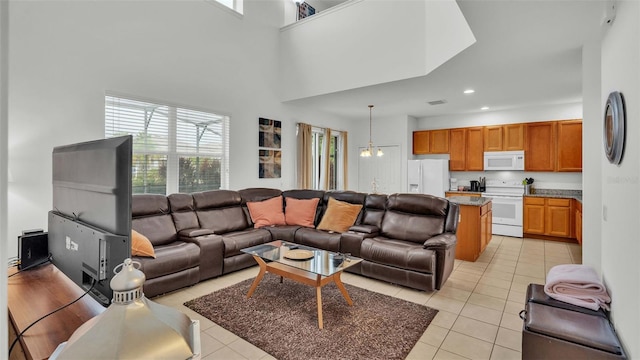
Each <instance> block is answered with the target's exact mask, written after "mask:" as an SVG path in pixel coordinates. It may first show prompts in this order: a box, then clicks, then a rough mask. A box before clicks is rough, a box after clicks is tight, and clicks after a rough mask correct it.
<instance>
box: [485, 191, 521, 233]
mask: <svg viewBox="0 0 640 360" xmlns="http://www.w3.org/2000/svg"><path fill="white" fill-rule="evenodd" d="M482 196H484V197H490V198H491V203H492V204H491V210H492V212H493V214H492V217H493V221H492V229H493V231H492V233H493V234H496V235H506V236H514V237H522V218H523V217H522V201H523V196H524V185H522V182H521V181H519V180H487V183H486V191H485V192H484V193H483V194H482Z"/></svg>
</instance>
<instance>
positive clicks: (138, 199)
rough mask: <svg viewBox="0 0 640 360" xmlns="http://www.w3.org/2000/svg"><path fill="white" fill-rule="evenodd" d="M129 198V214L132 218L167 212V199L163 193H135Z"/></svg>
mask: <svg viewBox="0 0 640 360" xmlns="http://www.w3.org/2000/svg"><path fill="white" fill-rule="evenodd" d="M131 199H132V201H131V216H132V217H134V218H136V217H141V216H149V215H159V214H168V213H169V201H168V200H167V197H166V196H164V195H159V194H136V195H133V196H132V197H131Z"/></svg>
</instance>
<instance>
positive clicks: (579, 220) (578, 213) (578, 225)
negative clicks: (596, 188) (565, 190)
mask: <svg viewBox="0 0 640 360" xmlns="http://www.w3.org/2000/svg"><path fill="white" fill-rule="evenodd" d="M575 205H576V206H575V208H576V215H575V217H576V228H575V233H576V240H578V244H580V245H582V203H580V201H576V202H575Z"/></svg>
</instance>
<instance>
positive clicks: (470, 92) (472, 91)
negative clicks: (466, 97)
mask: <svg viewBox="0 0 640 360" xmlns="http://www.w3.org/2000/svg"><path fill="white" fill-rule="evenodd" d="M474 92H476V91H475V90H473V89H467V90H465V91H464V93H465V94H473V93H474Z"/></svg>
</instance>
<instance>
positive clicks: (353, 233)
mask: <svg viewBox="0 0 640 360" xmlns="http://www.w3.org/2000/svg"><path fill="white" fill-rule="evenodd" d="M378 232H379V230H378V227H377V226H373V225H356V226H352V227H350V228H349V231H347V232H345V233H342V235H341V236H340V252H343V253H349V254H351V255H353V256H357V257H359V256H360V247H361V246H362V241H363V240H364V239H367V238H372V237H376V236H378Z"/></svg>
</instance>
